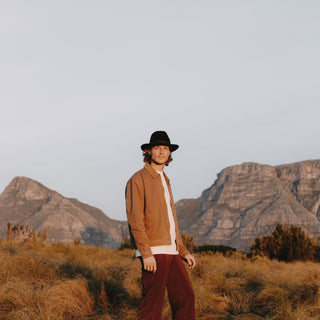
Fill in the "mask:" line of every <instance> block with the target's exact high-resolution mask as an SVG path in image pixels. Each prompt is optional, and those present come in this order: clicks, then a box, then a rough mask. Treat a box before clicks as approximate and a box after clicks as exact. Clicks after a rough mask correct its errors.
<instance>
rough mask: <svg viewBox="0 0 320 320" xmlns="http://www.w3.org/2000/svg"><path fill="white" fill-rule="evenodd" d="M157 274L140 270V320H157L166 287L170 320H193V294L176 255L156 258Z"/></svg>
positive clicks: (159, 317) (163, 255)
mask: <svg viewBox="0 0 320 320" xmlns="http://www.w3.org/2000/svg"><path fill="white" fill-rule="evenodd" d="M154 257H155V259H156V261H157V272H156V273H153V272H150V271H146V270H144V269H143V266H142V301H141V304H140V311H139V319H140V320H160V319H161V312H162V307H163V301H164V295H165V290H166V287H167V290H168V297H169V302H170V306H171V310H172V317H173V319H175V320H194V293H193V289H192V286H191V283H190V280H189V277H188V274H187V271H186V269H185V267H184V265H183V262H182V260H181V257H180V256H179V255H168V254H157V255H154Z"/></svg>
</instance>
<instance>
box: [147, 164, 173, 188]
mask: <svg viewBox="0 0 320 320" xmlns="http://www.w3.org/2000/svg"><path fill="white" fill-rule="evenodd" d="M144 168H145V169H146V170H147V171H148V172H149V173H150V174H151V176H152V178H156V177H158V176H159V173H158V172H157V171H156V170H154V169H153V168H152V166H151V164H149V163H148V162H146V163H145V165H144ZM163 175H164V177H165V179H166V181H167V183H170V180H169V178H168V177H167V175H166V174H165V173H163Z"/></svg>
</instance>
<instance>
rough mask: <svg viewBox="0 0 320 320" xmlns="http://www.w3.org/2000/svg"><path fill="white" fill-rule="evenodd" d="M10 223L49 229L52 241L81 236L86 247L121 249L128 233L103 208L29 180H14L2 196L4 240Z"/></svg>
mask: <svg viewBox="0 0 320 320" xmlns="http://www.w3.org/2000/svg"><path fill="white" fill-rule="evenodd" d="M7 222H10V223H11V224H12V225H14V224H20V225H28V226H29V227H30V228H35V229H36V230H37V231H40V230H47V232H48V240H50V241H52V242H59V241H61V242H72V241H73V240H74V239H76V238H79V237H81V239H82V242H83V243H84V244H91V245H99V246H104V245H108V246H110V247H118V246H119V245H120V242H121V241H122V239H123V237H124V234H125V233H127V223H126V222H125V221H118V220H113V219H111V218H109V217H108V216H107V215H106V214H104V213H103V212H102V211H101V210H100V209H98V208H95V207H93V206H90V205H88V204H85V203H82V202H80V201H79V200H77V199H75V198H66V197H63V196H62V195H61V194H60V193H58V192H56V191H53V190H51V189H49V188H47V187H45V186H44V185H43V184H41V183H40V182H38V181H35V180H33V179H30V178H27V177H15V178H14V179H13V180H12V181H11V182H10V184H9V185H8V186H7V187H6V188H5V190H4V191H3V192H2V193H1V195H0V236H2V237H5V236H6V232H7V231H6V225H7Z"/></svg>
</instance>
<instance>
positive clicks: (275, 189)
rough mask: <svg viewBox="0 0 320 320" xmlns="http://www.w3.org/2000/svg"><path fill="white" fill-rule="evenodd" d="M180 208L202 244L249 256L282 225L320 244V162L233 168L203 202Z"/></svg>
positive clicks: (219, 178) (182, 220)
mask: <svg viewBox="0 0 320 320" xmlns="http://www.w3.org/2000/svg"><path fill="white" fill-rule="evenodd" d="M176 208H177V214H178V220H179V221H180V224H181V226H183V228H181V229H183V231H185V232H187V233H188V234H193V235H194V239H195V241H196V242H197V243H209V244H223V245H229V246H232V247H235V248H237V249H242V250H248V248H249V247H250V245H251V243H252V242H253V241H254V239H255V238H256V237H257V236H260V235H266V234H270V233H271V232H272V231H273V229H274V227H275V226H276V224H277V223H281V224H288V225H296V226H300V227H302V228H303V229H304V230H306V231H307V232H308V233H309V234H310V235H311V236H312V235H315V236H316V237H317V238H318V239H319V237H320V228H319V218H320V160H306V161H302V162H296V163H291V164H284V165H279V166H270V165H263V164H259V163H255V162H245V163H242V164H240V165H234V166H229V167H227V168H224V169H223V170H222V171H221V172H220V173H218V175H217V179H216V180H215V182H214V184H213V185H212V186H211V187H209V188H207V189H205V190H204V191H203V192H202V194H201V196H200V197H199V198H197V199H183V200H180V201H178V202H177V204H176ZM190 208H194V209H195V210H194V212H193V214H192V212H190V211H191V210H190ZM310 208H311V209H312V210H311V211H310ZM185 217H187V218H185ZM185 219H187V222H186V221H185ZM187 225H189V226H187Z"/></svg>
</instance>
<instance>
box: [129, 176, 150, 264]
mask: <svg viewBox="0 0 320 320" xmlns="http://www.w3.org/2000/svg"><path fill="white" fill-rule="evenodd" d="M126 211H127V218H128V223H129V229H130V232H131V235H132V236H133V238H134V241H135V244H136V246H137V249H138V250H139V251H140V253H141V256H142V258H143V259H144V258H147V257H151V256H152V251H151V249H150V245H149V239H148V236H147V233H146V228H145V223H144V220H145V217H144V215H145V214H144V187H143V181H142V179H141V177H133V178H131V179H130V180H129V181H128V183H127V186H126Z"/></svg>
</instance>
